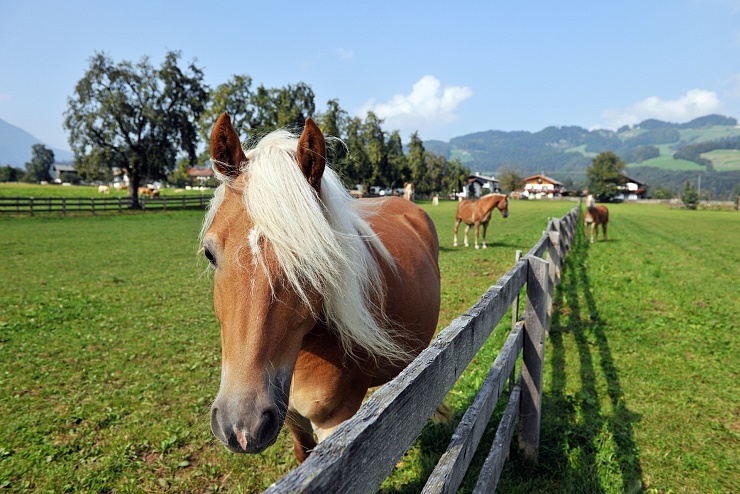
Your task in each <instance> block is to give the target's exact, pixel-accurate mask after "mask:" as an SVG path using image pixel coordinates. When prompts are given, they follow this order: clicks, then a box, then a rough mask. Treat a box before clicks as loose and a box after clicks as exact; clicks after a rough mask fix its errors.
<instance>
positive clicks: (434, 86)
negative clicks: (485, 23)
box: [359, 75, 473, 132]
mask: <svg viewBox="0 0 740 494" xmlns="http://www.w3.org/2000/svg"><path fill="white" fill-rule="evenodd" d="M472 95H473V91H472V90H471V89H470V88H468V87H467V86H447V87H444V88H443V87H442V83H441V82H440V81H439V80H438V79H437V78H436V77H434V76H431V75H425V76H424V77H422V78H421V79H419V81H418V82H416V84H414V86H413V88H412V89H411V92H410V93H409V94H396V95H394V96H393V97H392V98H391V99H390V100H388V101H387V102H386V103H377V102H376V101H375V100H370V101H368V102H367V103H366V104H365V106H363V107H362V109H361V110H360V112H359V113H360V115H361V116H364V115H366V114H367V112H368V111H372V112H374V113H375V114H376V115H377V116H378V117H379V118H382V119H384V120H385V127H386V128H390V129H400V130H401V131H404V132H414V131H416V130H419V131H421V130H422V129H427V130H429V129H432V128H438V127H441V126H444V125H447V124H449V123H451V122H454V121H456V120H458V118H459V117H458V115H457V114H456V113H455V112H456V110H457V108H458V107H459V106H460V104H461V103H462V102H463V101H465V100H467V99H468V98H470V97H471V96H472Z"/></svg>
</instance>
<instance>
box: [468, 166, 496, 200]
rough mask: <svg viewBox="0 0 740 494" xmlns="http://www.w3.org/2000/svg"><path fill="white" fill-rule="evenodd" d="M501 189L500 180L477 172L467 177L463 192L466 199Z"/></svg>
mask: <svg viewBox="0 0 740 494" xmlns="http://www.w3.org/2000/svg"><path fill="white" fill-rule="evenodd" d="M499 190H501V189H500V188H499V186H498V180H496V179H495V178H493V177H487V176H485V175H481V174H480V173H478V172H476V173H475V174H473V175H469V176H468V178H466V179H465V185H464V186H463V190H462V194H463V197H464V198H466V199H477V198H479V197H481V196H484V195H486V194H489V193H491V192H498V191H499Z"/></svg>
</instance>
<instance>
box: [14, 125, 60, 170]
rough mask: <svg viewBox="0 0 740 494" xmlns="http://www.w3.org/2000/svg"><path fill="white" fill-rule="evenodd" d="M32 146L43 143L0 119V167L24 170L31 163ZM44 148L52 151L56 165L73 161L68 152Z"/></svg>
mask: <svg viewBox="0 0 740 494" xmlns="http://www.w3.org/2000/svg"><path fill="white" fill-rule="evenodd" d="M34 144H44V143H43V142H41V140H40V139H38V138H36V137H34V136H33V135H31V134H29V133H28V132H26V131H25V130H23V129H21V128H20V127H16V126H15V125H12V124H10V123H8V122H6V121H5V120H3V119H0V166H5V165H10V166H12V167H14V168H21V169H25V168H26V163H28V162H29V161H31V157H32V155H33V153H32V148H33V145H34ZM46 147H47V148H49V149H51V150H52V151H54V161H56V162H57V163H71V162H72V161H73V160H74V156H73V155H72V153H70V152H69V151H65V150H63V149H58V148H54V147H51V146H46Z"/></svg>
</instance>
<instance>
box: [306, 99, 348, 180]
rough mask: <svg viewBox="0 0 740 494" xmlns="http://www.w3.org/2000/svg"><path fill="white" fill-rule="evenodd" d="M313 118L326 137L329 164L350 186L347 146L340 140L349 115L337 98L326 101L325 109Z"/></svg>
mask: <svg viewBox="0 0 740 494" xmlns="http://www.w3.org/2000/svg"><path fill="white" fill-rule="evenodd" d="M315 120H316V123H317V124H318V125H319V127H320V128H321V131H322V132H323V133H324V135H325V136H326V138H327V142H326V145H327V149H326V152H327V154H328V156H327V159H328V160H329V164H330V165H331V166H332V168H333V169H334V171H336V172H337V173H338V174H339V176H340V178H341V179H342V180H343V181H344V182H345V185H346V186H348V187H351V186H352V185H353V184H352V183H350V182H348V181H347V179H348V177H349V176H350V174H349V173H348V169H349V167H350V166H351V163H350V161H349V158H348V153H347V147H346V145H345V143H344V142H343V141H342V136H344V135H346V133H347V121H348V120H349V115H348V114H347V112H346V111H345V110H343V109H342V107H341V106H339V100H336V99H332V100H329V101H328V102H327V103H326V111H325V112H323V113H319V114H318V115H316V119H315Z"/></svg>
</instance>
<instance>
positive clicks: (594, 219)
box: [583, 194, 609, 243]
mask: <svg viewBox="0 0 740 494" xmlns="http://www.w3.org/2000/svg"><path fill="white" fill-rule="evenodd" d="M608 223H609V210H608V209H607V208H606V206H597V205H596V201H594V196H593V195H592V194H589V195H588V197H587V198H586V212H585V213H583V227H584V230H585V231H586V238H588V236H589V229H590V230H591V243H594V237H598V236H599V225H601V230H602V232H603V233H604V235H603V236H604V240H607V237H606V226H607V224H608Z"/></svg>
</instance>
